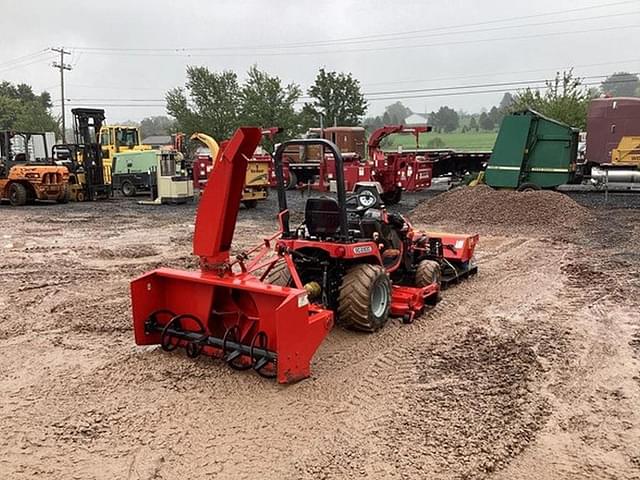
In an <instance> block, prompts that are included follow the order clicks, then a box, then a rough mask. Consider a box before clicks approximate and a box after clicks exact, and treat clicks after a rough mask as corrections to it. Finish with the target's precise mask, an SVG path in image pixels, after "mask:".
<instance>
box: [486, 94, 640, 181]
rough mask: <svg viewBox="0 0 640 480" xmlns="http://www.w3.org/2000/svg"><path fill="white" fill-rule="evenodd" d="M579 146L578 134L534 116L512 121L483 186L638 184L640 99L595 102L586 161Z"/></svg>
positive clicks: (503, 128) (513, 117)
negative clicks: (584, 183)
mask: <svg viewBox="0 0 640 480" xmlns="http://www.w3.org/2000/svg"><path fill="white" fill-rule="evenodd" d="M579 143H580V133H579V130H578V129H576V128H573V127H571V126H569V125H566V124H564V123H562V122H559V121H557V120H554V119H551V118H548V117H545V116H544V115H542V114H540V113H538V112H535V111H533V110H525V111H522V112H516V113H514V114H511V115H508V116H506V117H505V118H504V120H503V122H502V125H501V126H500V132H499V133H498V138H497V140H496V144H495V147H494V150H493V153H492V154H491V158H490V160H489V163H488V165H487V168H486V172H485V176H484V181H485V183H486V184H487V185H489V186H491V187H494V188H512V189H517V190H521V191H522V190H539V189H555V188H558V187H559V186H561V185H567V184H569V185H572V184H573V185H576V184H580V183H583V182H591V183H592V184H593V185H595V186H597V187H600V186H604V185H607V184H609V183H613V184H625V183H640V99H635V98H601V99H596V100H593V101H592V102H591V105H590V108H589V113H588V116H587V135H586V152H585V154H584V158H582V155H580V156H579V155H578V144H579ZM579 160H580V161H579Z"/></svg>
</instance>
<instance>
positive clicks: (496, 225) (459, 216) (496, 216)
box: [409, 185, 592, 234]
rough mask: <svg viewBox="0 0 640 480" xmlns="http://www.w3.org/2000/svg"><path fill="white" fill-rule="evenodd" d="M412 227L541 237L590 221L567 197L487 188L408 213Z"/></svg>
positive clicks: (461, 191) (447, 196)
mask: <svg viewBox="0 0 640 480" xmlns="http://www.w3.org/2000/svg"><path fill="white" fill-rule="evenodd" d="M409 216H410V218H411V220H412V221H413V222H415V223H427V224H434V223H435V224H455V225H462V226H469V227H473V228H475V229H478V228H482V227H483V226H487V227H490V228H491V229H492V230H504V231H509V232H530V231H534V232H538V233H542V234H548V233H555V232H559V231H567V230H572V231H575V230H579V229H582V228H584V227H585V226H586V225H587V224H589V223H590V222H591V221H592V215H591V213H590V212H589V210H588V209H586V208H585V207H583V206H581V205H579V204H578V203H576V202H575V201H574V200H572V199H571V198H569V197H568V196H566V195H564V194H561V193H557V192H552V191H547V190H543V191H537V192H515V191H510V190H494V189H492V188H491V187H488V186H486V185H479V186H477V187H473V188H471V187H461V188H456V189H454V190H451V191H449V192H446V193H443V194H441V195H438V196H437V197H435V198H433V199H431V200H427V201H425V202H422V203H420V204H419V205H418V206H417V207H416V208H415V209H414V210H413V211H412V212H411V213H410V215H409Z"/></svg>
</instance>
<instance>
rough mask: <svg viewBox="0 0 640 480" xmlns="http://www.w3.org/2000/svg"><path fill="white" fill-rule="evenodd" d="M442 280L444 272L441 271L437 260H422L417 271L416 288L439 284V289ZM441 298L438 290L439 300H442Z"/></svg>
mask: <svg viewBox="0 0 640 480" xmlns="http://www.w3.org/2000/svg"><path fill="white" fill-rule="evenodd" d="M441 279H442V272H441V270H440V264H439V263H438V262H436V261H435V260H422V261H421V262H420V263H419V264H418V268H417V269H416V287H426V286H427V285H431V284H432V283H436V284H438V287H439V286H440V281H441ZM441 297H442V295H441V293H440V290H438V296H437V297H436V298H437V300H440V298H441Z"/></svg>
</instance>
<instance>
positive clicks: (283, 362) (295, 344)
mask: <svg viewBox="0 0 640 480" xmlns="http://www.w3.org/2000/svg"><path fill="white" fill-rule="evenodd" d="M260 139H261V131H260V129H258V128H241V129H239V130H238V131H237V132H236V133H235V134H234V136H233V137H232V138H231V140H229V142H228V143H226V145H224V146H223V148H222V150H221V151H220V153H219V155H218V162H217V163H216V165H217V166H216V168H215V169H214V170H213V171H212V173H211V175H210V177H209V180H208V182H207V187H206V188H205V190H204V194H203V195H202V198H201V200H200V205H199V207H198V213H197V216H196V225H195V233H194V238H193V251H194V254H195V255H198V256H199V257H200V270H199V271H191V272H187V271H181V270H173V269H168V268H161V269H158V270H154V271H152V272H149V273H146V274H145V275H142V276H141V277H139V278H137V279H135V280H133V281H132V282H131V299H132V306H133V323H134V332H135V340H136V343H137V344H138V345H161V347H162V348H163V349H164V350H166V351H171V350H175V349H176V348H178V347H182V348H185V349H186V353H187V355H188V356H189V357H197V356H199V355H201V354H204V355H208V356H212V357H218V358H222V359H223V360H224V361H225V362H226V363H228V364H229V365H230V366H231V367H232V368H234V369H237V370H248V369H253V370H255V371H256V372H257V373H258V374H260V375H262V376H265V377H275V378H277V380H278V381H279V382H280V383H288V382H294V381H297V380H301V379H303V378H306V377H308V376H309V373H310V368H309V366H310V362H311V358H312V357H313V354H314V353H315V351H316V350H317V348H318V346H319V345H320V344H321V343H322V341H323V340H324V338H325V336H326V335H327V333H328V332H329V331H330V330H331V327H332V326H333V312H331V311H330V310H325V309H322V308H320V307H318V306H315V305H310V304H309V301H308V297H307V292H306V291H305V290H302V289H298V288H289V287H280V286H276V285H268V284H266V283H263V282H262V281H261V279H260V278H258V277H257V276H255V275H254V274H253V273H251V272H252V271H255V270H256V269H258V268H259V266H256V265H255V263H251V262H248V263H247V265H245V262H247V261H248V258H247V256H246V255H238V256H237V257H236V258H235V259H234V260H231V258H230V256H229V250H230V248H231V241H232V239H233V233H234V230H235V224H236V219H237V215H238V210H239V208H240V201H241V198H242V190H243V187H244V181H245V172H246V168H247V161H248V159H249V158H251V156H252V155H253V153H254V151H255V149H256V147H257V146H258V144H259V143H260ZM269 247H270V245H269V240H265V246H264V248H269Z"/></svg>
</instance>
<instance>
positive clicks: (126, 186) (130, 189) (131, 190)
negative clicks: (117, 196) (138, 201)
mask: <svg viewBox="0 0 640 480" xmlns="http://www.w3.org/2000/svg"><path fill="white" fill-rule="evenodd" d="M120 191H121V192H122V195H124V196H125V197H135V196H136V193H137V190H136V187H135V185H134V184H133V183H131V182H129V181H128V180H127V181H124V182H122V185H121V186H120Z"/></svg>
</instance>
